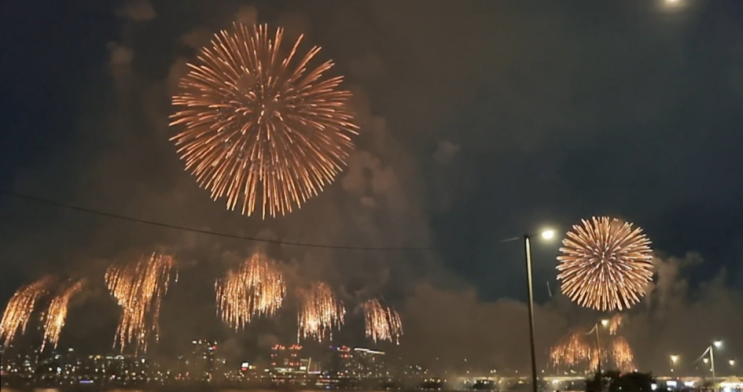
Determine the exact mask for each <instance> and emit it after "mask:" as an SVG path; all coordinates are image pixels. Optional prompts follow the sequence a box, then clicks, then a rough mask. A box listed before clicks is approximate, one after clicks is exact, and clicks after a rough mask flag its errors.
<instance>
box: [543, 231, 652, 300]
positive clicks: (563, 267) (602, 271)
mask: <svg viewBox="0 0 743 392" xmlns="http://www.w3.org/2000/svg"><path fill="white" fill-rule="evenodd" d="M563 245H564V246H563V247H562V248H560V252H562V255H561V256H558V257H557V260H558V261H559V262H560V264H559V265H558V266H557V270H558V271H559V274H558V275H557V279H558V280H560V281H561V283H562V292H563V293H564V294H565V295H567V296H568V297H570V299H571V300H572V301H574V302H576V303H578V304H579V305H581V306H584V307H589V308H594V309H596V310H601V311H610V310H615V309H619V310H622V309H628V308H630V307H631V306H632V305H634V304H636V303H637V302H639V300H640V298H641V297H642V296H643V295H645V290H646V288H647V285H648V283H649V282H650V281H651V280H652V278H653V264H652V259H653V251H652V250H651V249H650V240H649V239H648V238H647V236H645V234H643V233H642V229H641V228H639V227H637V228H635V227H633V226H632V224H631V223H627V222H624V223H623V222H621V221H619V220H618V219H611V218H607V217H600V218H597V217H594V218H591V220H590V221H587V220H583V221H582V225H575V226H573V230H572V231H570V232H568V235H567V238H565V239H564V240H563Z"/></svg>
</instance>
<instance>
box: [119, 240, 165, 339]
mask: <svg viewBox="0 0 743 392" xmlns="http://www.w3.org/2000/svg"><path fill="white" fill-rule="evenodd" d="M175 269H176V260H175V259H174V258H173V257H172V256H169V255H165V254H160V253H157V252H153V253H152V255H150V256H149V257H147V256H143V257H141V258H140V259H139V260H137V261H135V262H129V263H123V264H114V265H112V266H111V267H109V268H108V270H107V271H106V286H107V287H108V290H109V292H110V293H111V295H112V296H113V297H114V298H115V299H116V301H117V303H118V304H119V306H121V318H120V320H119V326H118V329H117V330H116V338H115V339H114V347H115V346H116V345H118V346H119V347H120V348H121V350H122V351H123V350H124V348H125V347H126V346H127V345H128V344H131V343H134V344H135V347H136V348H135V350H136V351H139V350H141V351H143V352H144V351H147V344H148V343H149V338H150V333H153V334H154V337H155V340H159V338H160V306H161V303H162V297H163V296H164V295H165V294H167V292H168V286H169V285H170V282H171V280H173V282H177V280H178V274H177V271H175V272H174V270H175Z"/></svg>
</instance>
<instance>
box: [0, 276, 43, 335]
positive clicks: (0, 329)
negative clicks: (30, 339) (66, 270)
mask: <svg viewBox="0 0 743 392" xmlns="http://www.w3.org/2000/svg"><path fill="white" fill-rule="evenodd" d="M55 282H56V279H55V278H54V277H52V276H45V277H43V278H41V279H39V280H37V281H36V282H34V283H31V284H30V285H27V286H23V287H21V288H20V289H18V291H16V292H15V294H13V297H12V298H11V299H10V301H8V305H7V307H6V308H5V312H4V313H3V319H2V321H0V340H2V341H3V344H4V345H9V344H10V343H12V342H13V339H15V338H16V336H17V335H18V334H19V333H20V334H23V333H25V332H26V326H28V321H29V320H30V319H31V314H32V313H33V312H34V310H35V309H36V304H37V303H38V301H39V300H40V299H41V298H43V297H45V296H46V295H48V294H49V292H50V290H51V288H52V286H53V285H54V284H55Z"/></svg>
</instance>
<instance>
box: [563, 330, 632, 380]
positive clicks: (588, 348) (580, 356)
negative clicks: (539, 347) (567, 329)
mask: <svg viewBox="0 0 743 392" xmlns="http://www.w3.org/2000/svg"><path fill="white" fill-rule="evenodd" d="M591 340H592V333H589V334H585V333H584V332H580V331H579V332H574V333H571V334H570V335H568V336H567V337H565V338H563V339H562V340H560V341H559V342H558V343H557V344H556V345H555V346H553V347H552V349H551V350H550V358H551V360H552V364H553V365H554V366H555V367H560V366H567V367H569V368H573V367H575V366H578V365H582V364H585V365H586V366H587V367H588V369H589V370H596V369H597V368H598V364H599V359H601V361H602V363H606V362H609V363H613V364H614V366H616V367H617V369H619V370H622V371H626V370H629V369H633V368H634V367H633V363H632V361H633V354H632V347H631V346H630V345H629V343H628V342H627V340H626V339H624V338H623V337H621V336H616V337H613V338H611V339H609V340H608V341H607V342H606V344H607V345H608V349H607V348H606V347H601V348H600V350H601V351H600V352H599V348H597V347H596V343H595V342H592V341H591Z"/></svg>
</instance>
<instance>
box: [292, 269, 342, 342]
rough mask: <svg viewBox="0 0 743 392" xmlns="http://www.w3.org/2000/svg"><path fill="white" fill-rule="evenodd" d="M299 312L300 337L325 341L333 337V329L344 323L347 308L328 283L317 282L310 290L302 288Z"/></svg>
mask: <svg viewBox="0 0 743 392" xmlns="http://www.w3.org/2000/svg"><path fill="white" fill-rule="evenodd" d="M299 295H300V306H299V314H298V316H297V317H298V324H299V330H298V337H299V338H308V337H311V338H314V339H316V340H317V341H320V342H321V341H323V339H325V337H326V336H328V335H329V336H330V338H331V339H332V337H333V329H335V328H340V327H341V326H342V325H343V321H344V320H343V318H344V317H345V315H346V309H345V308H344V307H343V304H342V303H341V301H339V300H338V299H336V298H335V294H333V291H332V290H330V287H328V285H327V284H325V283H323V282H316V283H313V284H312V287H311V288H310V289H309V290H306V291H305V290H301V291H300V293H299Z"/></svg>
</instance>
